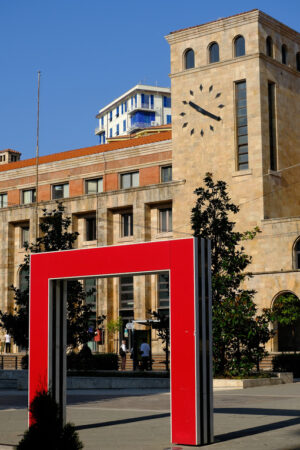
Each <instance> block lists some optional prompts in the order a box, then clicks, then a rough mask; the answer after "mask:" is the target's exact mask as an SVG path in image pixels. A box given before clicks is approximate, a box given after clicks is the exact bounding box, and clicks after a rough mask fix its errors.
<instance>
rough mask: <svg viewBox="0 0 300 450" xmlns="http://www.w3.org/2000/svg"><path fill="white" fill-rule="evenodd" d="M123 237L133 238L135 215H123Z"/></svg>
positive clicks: (128, 213) (130, 213)
mask: <svg viewBox="0 0 300 450" xmlns="http://www.w3.org/2000/svg"><path fill="white" fill-rule="evenodd" d="M121 236H122V237H128V236H133V214H132V212H127V213H123V214H121Z"/></svg>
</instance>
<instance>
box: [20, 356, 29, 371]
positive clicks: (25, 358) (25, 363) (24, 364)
mask: <svg viewBox="0 0 300 450" xmlns="http://www.w3.org/2000/svg"><path fill="white" fill-rule="evenodd" d="M21 366H22V369H23V370H27V369H28V355H24V356H23V358H22V360H21Z"/></svg>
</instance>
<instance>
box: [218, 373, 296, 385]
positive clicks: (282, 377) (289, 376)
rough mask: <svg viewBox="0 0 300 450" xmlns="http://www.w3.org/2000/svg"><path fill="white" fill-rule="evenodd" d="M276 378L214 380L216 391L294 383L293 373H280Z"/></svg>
mask: <svg viewBox="0 0 300 450" xmlns="http://www.w3.org/2000/svg"><path fill="white" fill-rule="evenodd" d="M276 375H277V376H276V377H272V378H248V379H244V380H229V379H228V380H227V379H224V378H221V379H214V380H213V388H214V389H247V388H251V387H259V386H272V385H276V384H287V383H293V373H292V372H284V373H281V372H278V373H276Z"/></svg>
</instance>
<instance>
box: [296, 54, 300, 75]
mask: <svg viewBox="0 0 300 450" xmlns="http://www.w3.org/2000/svg"><path fill="white" fill-rule="evenodd" d="M296 69H297V70H298V72H300V52H298V53H297V54H296Z"/></svg>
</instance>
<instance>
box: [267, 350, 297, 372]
mask: <svg viewBox="0 0 300 450" xmlns="http://www.w3.org/2000/svg"><path fill="white" fill-rule="evenodd" d="M272 363H273V371H274V372H293V374H294V377H295V378H299V377H300V354H299V353H282V354H281V355H276V356H274V358H273V361H272Z"/></svg>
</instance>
